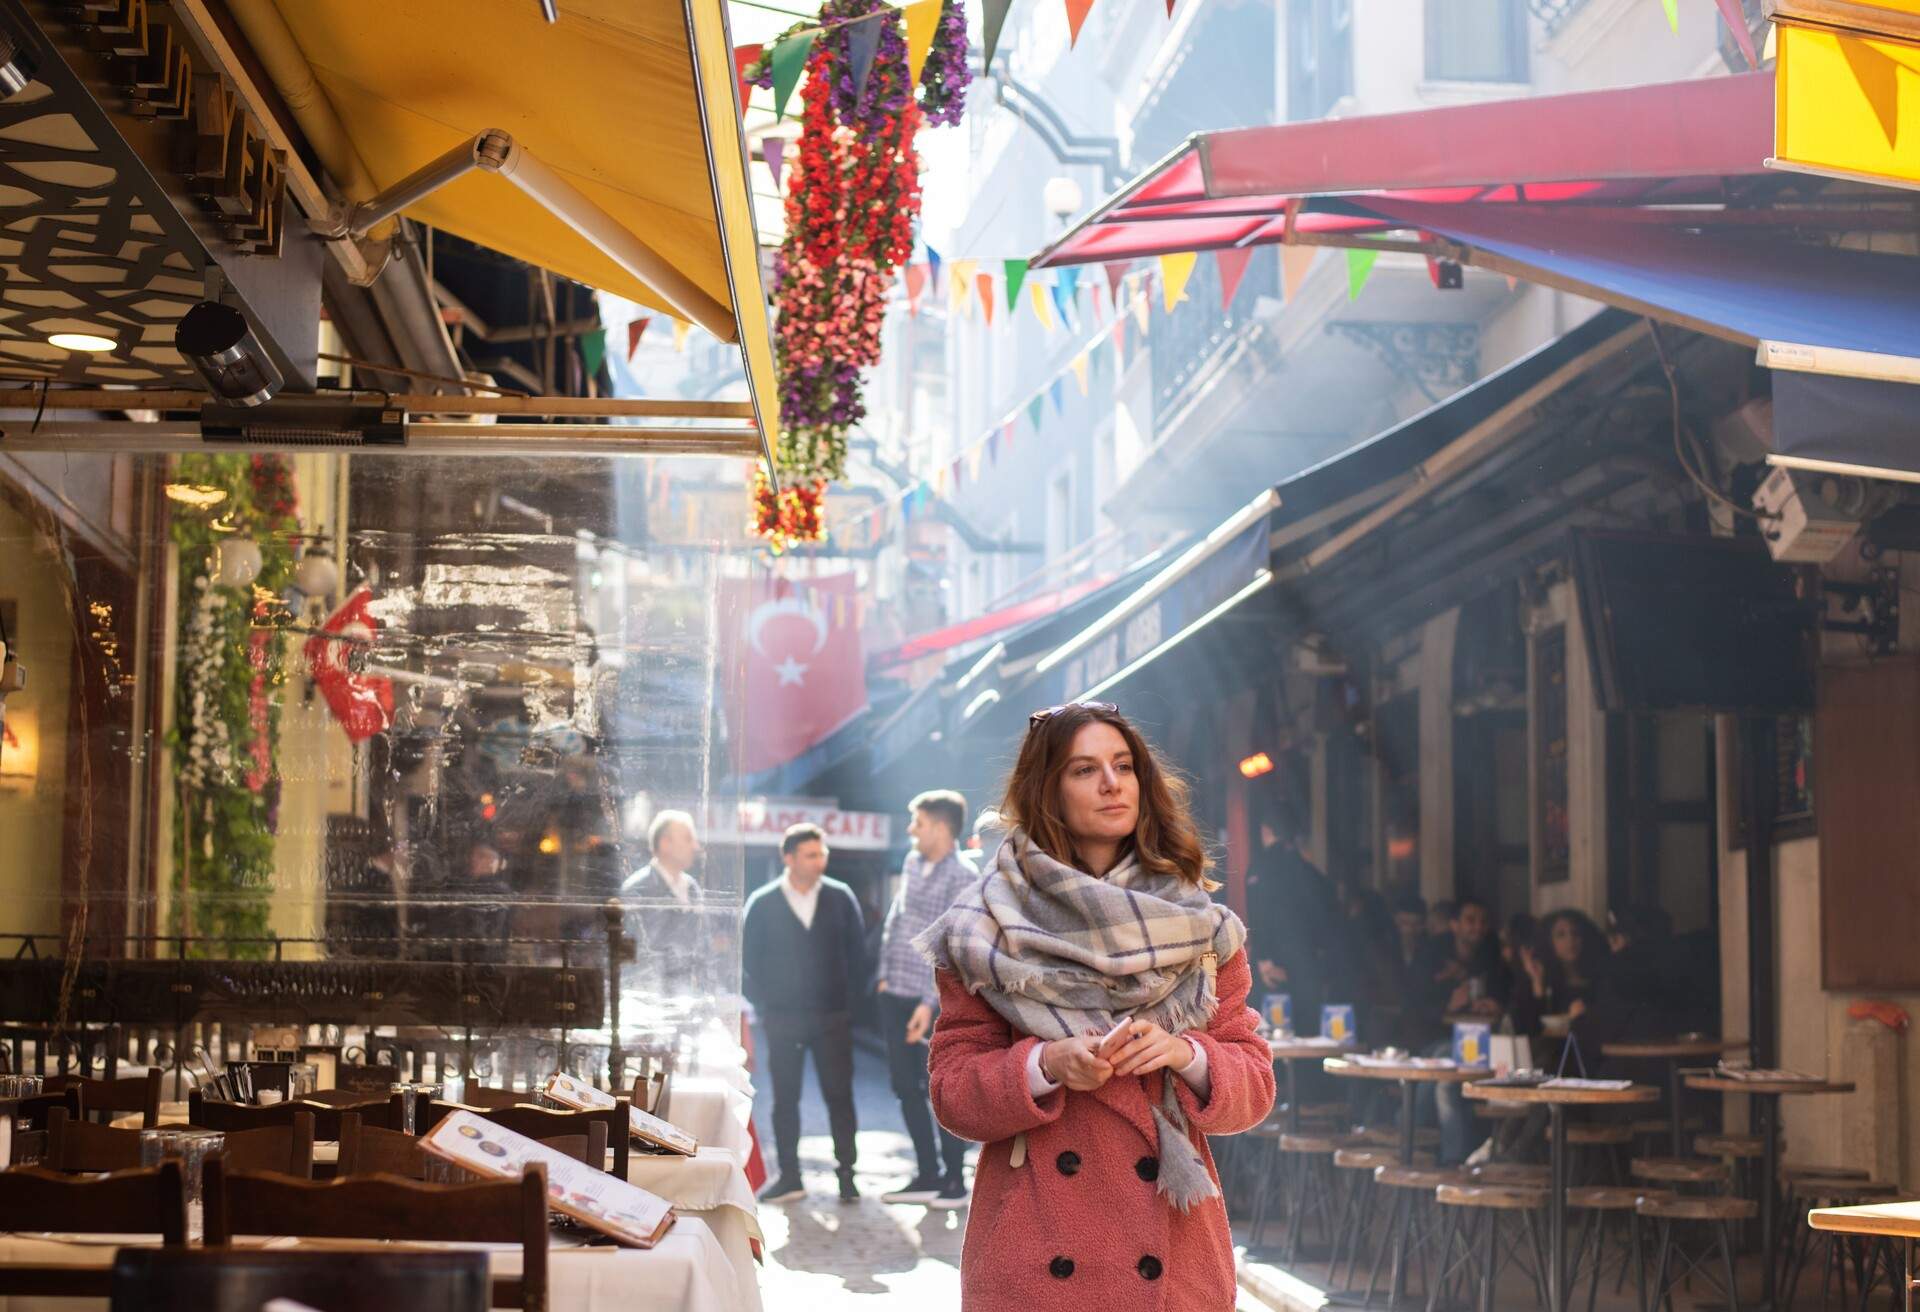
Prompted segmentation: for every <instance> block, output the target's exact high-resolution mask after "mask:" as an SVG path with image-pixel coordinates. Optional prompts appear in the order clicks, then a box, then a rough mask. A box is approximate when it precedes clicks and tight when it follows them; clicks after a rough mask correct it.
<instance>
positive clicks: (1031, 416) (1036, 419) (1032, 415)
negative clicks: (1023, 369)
mask: <svg viewBox="0 0 1920 1312" xmlns="http://www.w3.org/2000/svg"><path fill="white" fill-rule="evenodd" d="M1046 413H1047V412H1046V409H1045V404H1044V401H1043V399H1042V397H1041V396H1040V394H1039V393H1038V392H1035V393H1034V394H1033V400H1031V401H1029V402H1027V419H1028V420H1029V421H1030V422H1031V423H1032V424H1033V431H1034V432H1036V433H1037V432H1039V431H1040V418H1041V416H1042V415H1044V414H1046Z"/></svg>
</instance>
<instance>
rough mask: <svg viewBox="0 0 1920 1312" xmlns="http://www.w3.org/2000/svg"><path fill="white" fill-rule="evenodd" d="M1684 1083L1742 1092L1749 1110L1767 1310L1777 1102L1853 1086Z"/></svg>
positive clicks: (1771, 1286) (1705, 1079)
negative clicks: (1756, 1143)
mask: <svg viewBox="0 0 1920 1312" xmlns="http://www.w3.org/2000/svg"><path fill="white" fill-rule="evenodd" d="M1686 1084H1687V1087H1688V1088H1689V1089H1698V1090H1700V1091H1701V1092H1703V1093H1744V1094H1746V1095H1747V1099H1748V1102H1749V1104H1750V1105H1751V1106H1752V1108H1753V1125H1754V1132H1755V1133H1756V1134H1758V1135H1759V1136H1760V1199H1759V1202H1760V1234H1761V1242H1762V1243H1763V1244H1765V1245H1766V1258H1767V1260H1766V1263H1765V1273H1764V1274H1763V1275H1762V1277H1761V1287H1760V1290H1761V1292H1760V1306H1761V1307H1762V1308H1771V1307H1773V1306H1774V1294H1775V1280H1776V1278H1777V1277H1776V1276H1775V1263H1776V1261H1777V1260H1778V1258H1779V1248H1780V1236H1779V1235H1778V1234H1777V1233H1776V1232H1775V1228H1774V1224H1773V1207H1774V1197H1775V1194H1776V1193H1777V1191H1778V1189H1779V1175H1780V1136H1779V1133H1778V1131H1777V1129H1776V1127H1777V1126H1778V1125H1779V1123H1780V1099H1781V1098H1783V1097H1786V1096H1789V1095H1801V1096H1804V1095H1811V1094H1817V1093H1852V1092H1853V1089H1854V1086H1853V1085H1852V1084H1851V1083H1850V1082H1847V1081H1844V1080H1826V1079H1805V1080H1765V1079H1759V1080H1743V1079H1735V1078H1733V1077H1732V1076H1729V1075H1721V1074H1715V1073H1704V1074H1696V1075H1689V1076H1687V1077H1686Z"/></svg>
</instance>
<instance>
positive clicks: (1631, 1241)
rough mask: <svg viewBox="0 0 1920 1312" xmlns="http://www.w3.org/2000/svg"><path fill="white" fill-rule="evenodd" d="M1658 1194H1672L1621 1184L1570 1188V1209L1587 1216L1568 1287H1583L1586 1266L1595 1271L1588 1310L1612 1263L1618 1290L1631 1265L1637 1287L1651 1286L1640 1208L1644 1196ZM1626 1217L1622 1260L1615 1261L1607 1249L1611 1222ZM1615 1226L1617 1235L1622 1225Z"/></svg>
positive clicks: (1569, 1270) (1575, 1247)
mask: <svg viewBox="0 0 1920 1312" xmlns="http://www.w3.org/2000/svg"><path fill="white" fill-rule="evenodd" d="M1654 1196H1659V1197H1666V1196H1668V1195H1666V1194H1664V1193H1661V1194H1659V1195H1653V1194H1649V1193H1648V1192H1647V1191H1646V1190H1644V1189H1636V1188H1631V1187H1625V1186H1620V1185H1579V1186H1576V1187H1574V1188H1572V1189H1569V1190H1567V1210H1568V1211H1569V1212H1570V1213H1582V1214H1584V1215H1585V1217H1586V1220H1585V1221H1584V1222H1582V1223H1580V1229H1579V1232H1578V1238H1577V1239H1575V1241H1574V1245H1573V1260H1572V1261H1571V1262H1569V1263H1568V1264H1567V1288H1568V1289H1569V1290H1573V1289H1578V1288H1579V1286H1580V1272H1581V1269H1582V1268H1583V1267H1585V1268H1586V1269H1587V1270H1588V1271H1589V1272H1590V1273H1591V1274H1590V1278H1589V1280H1588V1284H1587V1312H1593V1308H1594V1304H1595V1302H1596V1301H1597V1300H1598V1298H1599V1296H1600V1281H1601V1279H1602V1278H1603V1277H1604V1276H1605V1274H1606V1271H1607V1268H1608V1266H1609V1265H1613V1269H1614V1280H1613V1292H1614V1293H1615V1294H1618V1293H1619V1292H1620V1287H1621V1286H1622V1285H1623V1284H1625V1283H1626V1278H1627V1268H1628V1266H1629V1265H1631V1266H1632V1268H1633V1273H1634V1274H1633V1287H1634V1289H1635V1290H1636V1291H1639V1290H1644V1289H1645V1288H1646V1287H1647V1255H1646V1251H1645V1249H1644V1247H1643V1246H1642V1245H1641V1243H1640V1214H1639V1212H1638V1211H1637V1210H1636V1209H1637V1208H1638V1207H1639V1205H1640V1200H1641V1199H1642V1198H1648V1197H1654ZM1622 1217H1624V1218H1625V1220H1626V1227H1625V1228H1626V1235H1625V1243H1624V1244H1623V1245H1621V1246H1620V1250H1619V1261H1618V1263H1617V1264H1612V1263H1611V1262H1610V1259H1609V1257H1608V1253H1607V1237H1608V1236H1607V1231H1608V1222H1609V1221H1613V1220H1617V1219H1618V1218H1622ZM1612 1228H1613V1229H1614V1231H1615V1232H1616V1235H1617V1232H1618V1231H1619V1229H1620V1227H1619V1226H1618V1225H1615V1226H1613V1227H1612Z"/></svg>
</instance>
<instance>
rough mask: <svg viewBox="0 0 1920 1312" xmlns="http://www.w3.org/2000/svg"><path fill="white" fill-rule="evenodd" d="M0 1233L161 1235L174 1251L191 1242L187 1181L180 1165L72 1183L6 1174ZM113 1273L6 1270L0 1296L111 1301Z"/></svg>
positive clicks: (24, 1171)
mask: <svg viewBox="0 0 1920 1312" xmlns="http://www.w3.org/2000/svg"><path fill="white" fill-rule="evenodd" d="M0 1230H6V1231H11V1230H55V1231H67V1232H70V1233H74V1234H95V1235H99V1234H140V1235H146V1234H158V1235H159V1236H160V1239H161V1242H162V1243H164V1244H166V1245H167V1246H169V1247H179V1246H180V1245H183V1244H185V1243H186V1242H187V1187H186V1178H185V1176H184V1175H183V1174H182V1172H181V1170H180V1163H178V1162H162V1163H161V1164H160V1165H159V1166H156V1167H153V1168H151V1169H149V1170H144V1171H116V1172H114V1173H113V1174H112V1175H96V1176H69V1175H62V1174H60V1173H59V1172H57V1171H43V1170H41V1169H40V1168H39V1167H37V1166H25V1167H17V1168H15V1169H14V1170H11V1171H0ZM111 1284H112V1272H111V1271H110V1270H109V1269H108V1268H107V1267H104V1266H101V1267H75V1266H51V1265H43V1264H39V1263H24V1262H8V1263H0V1295H39V1296H41V1297H45V1298H105V1297H106V1296H107V1294H108V1292H109V1289H110V1287H111Z"/></svg>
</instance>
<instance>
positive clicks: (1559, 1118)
mask: <svg viewBox="0 0 1920 1312" xmlns="http://www.w3.org/2000/svg"><path fill="white" fill-rule="evenodd" d="M1547 1120H1548V1122H1549V1124H1550V1125H1551V1127H1552V1133H1553V1147H1552V1171H1553V1190H1552V1193H1551V1194H1550V1195H1549V1197H1548V1198H1547V1209H1548V1212H1547V1230H1548V1234H1547V1251H1548V1253H1549V1254H1550V1255H1551V1257H1550V1260H1549V1261H1548V1263H1547V1265H1548V1267H1549V1268H1550V1269H1551V1270H1550V1273H1549V1275H1548V1277H1547V1279H1548V1280H1549V1281H1550V1282H1551V1283H1549V1285H1548V1286H1547V1312H1561V1308H1562V1307H1563V1306H1564V1305H1565V1303H1566V1301H1567V1109H1566V1108H1565V1107H1563V1106H1561V1105H1560V1104H1559V1103H1557V1102H1550V1103H1548V1104H1547Z"/></svg>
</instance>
